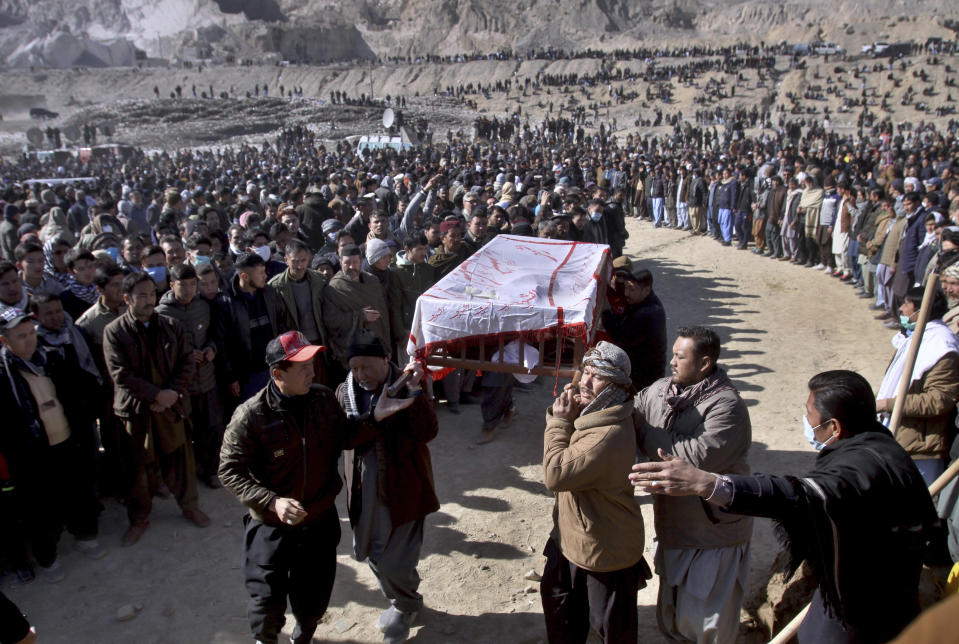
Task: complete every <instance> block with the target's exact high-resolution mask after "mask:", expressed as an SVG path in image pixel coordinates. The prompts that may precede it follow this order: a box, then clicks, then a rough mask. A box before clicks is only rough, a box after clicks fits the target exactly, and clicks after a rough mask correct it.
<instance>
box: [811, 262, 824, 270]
mask: <svg viewBox="0 0 959 644" xmlns="http://www.w3.org/2000/svg"><path fill="white" fill-rule="evenodd" d="M807 266H808V264H807ZM824 268H825V266H824V265H823V264H821V263H820V264H816V265H815V266H813V267H812V269H813V270H814V271H821V270H822V269H824Z"/></svg>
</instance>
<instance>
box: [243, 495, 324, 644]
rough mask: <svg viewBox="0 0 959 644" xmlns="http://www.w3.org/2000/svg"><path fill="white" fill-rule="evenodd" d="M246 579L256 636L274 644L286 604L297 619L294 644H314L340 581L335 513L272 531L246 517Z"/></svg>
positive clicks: (266, 526)
mask: <svg viewBox="0 0 959 644" xmlns="http://www.w3.org/2000/svg"><path fill="white" fill-rule="evenodd" d="M243 524H244V525H245V526H246V534H245V536H244V552H243V556H244V561H243V573H244V575H245V578H246V589H247V592H249V593H250V603H249V605H248V606H247V616H248V617H249V620H250V630H251V631H252V632H253V636H254V637H255V638H256V639H258V640H259V641H261V642H263V643H264V644H274V643H275V642H276V641H277V637H278V636H279V634H280V631H281V630H282V629H283V624H284V623H285V622H286V617H285V616H284V614H285V613H286V600H287V598H289V600H290V612H292V613H293V617H295V618H296V629H295V630H294V631H293V641H294V642H297V643H299V642H309V641H311V639H312V637H313V633H314V631H315V630H316V625H317V623H318V622H319V621H320V618H321V617H323V613H325V612H326V607H327V606H328V605H329V603H330V594H331V593H332V592H333V578H334V577H335V576H336V545H337V544H338V543H339V542H340V519H339V517H338V516H337V514H336V508H335V507H332V508H330V509H329V510H328V511H327V512H326V513H325V514H324V515H323V516H321V517H318V518H316V519H314V520H313V521H311V522H310V523H308V524H306V525H301V526H289V527H287V526H280V527H276V526H271V525H267V524H265V523H262V522H261V521H258V520H256V519H254V518H252V517H251V516H250V515H246V516H245V517H244V518H243Z"/></svg>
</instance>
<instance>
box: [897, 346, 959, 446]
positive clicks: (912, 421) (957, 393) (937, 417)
mask: <svg viewBox="0 0 959 644" xmlns="http://www.w3.org/2000/svg"><path fill="white" fill-rule="evenodd" d="M957 399H959V355H956V354H955V353H948V354H946V355H945V356H943V357H942V358H941V359H940V360H939V362H937V363H936V364H935V365H934V366H933V367H932V369H930V370H929V371H927V372H926V374H925V375H924V376H923V377H922V378H919V379H918V380H915V381H913V382H912V384H911V385H910V387H909V390H908V391H907V392H906V401H905V405H904V407H903V410H902V422H901V423H900V424H899V428H898V429H897V430H896V442H898V443H899V444H900V445H902V448H903V449H904V450H906V453H907V454H909V456H911V457H913V458H914V459H923V458H943V457H945V456H946V453H947V452H948V451H949V444H948V443H947V441H946V438H947V435H948V433H949V427H948V425H949V420H950V417H949V414H950V412H952V408H953V407H955V406H956V400H957Z"/></svg>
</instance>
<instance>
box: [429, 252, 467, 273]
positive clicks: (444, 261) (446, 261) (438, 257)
mask: <svg viewBox="0 0 959 644" xmlns="http://www.w3.org/2000/svg"><path fill="white" fill-rule="evenodd" d="M467 257H469V251H468V250H467V248H466V246H464V245H462V244H461V245H460V247H459V249H458V250H457V251H456V252H455V253H448V252H446V248H445V247H444V246H443V245H442V244H440V246H439V249H438V250H437V251H436V252H435V253H433V254H432V255H430V258H429V260H428V261H429V263H430V266H432V267H433V268H434V269H436V281H439V280H441V279H443V278H444V277H446V276H447V275H449V274H450V273H452V272H453V271H454V270H456V267H457V266H459V265H460V264H462V263H463V260H465V259H466V258H467Z"/></svg>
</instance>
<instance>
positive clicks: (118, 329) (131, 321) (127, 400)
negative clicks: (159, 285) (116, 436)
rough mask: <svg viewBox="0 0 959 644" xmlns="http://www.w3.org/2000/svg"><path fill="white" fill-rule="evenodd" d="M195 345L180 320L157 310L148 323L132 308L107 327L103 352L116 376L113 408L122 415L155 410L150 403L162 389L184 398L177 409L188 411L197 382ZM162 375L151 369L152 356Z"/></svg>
mask: <svg viewBox="0 0 959 644" xmlns="http://www.w3.org/2000/svg"><path fill="white" fill-rule="evenodd" d="M191 351H192V346H191V344H190V342H189V341H188V340H187V338H186V336H185V335H184V334H183V328H182V327H181V326H180V324H179V323H178V322H177V321H176V320H172V319H170V318H168V317H166V316H163V315H159V314H158V313H154V314H153V317H152V318H150V324H149V325H148V326H146V327H145V326H144V325H143V324H142V323H141V322H138V321H137V319H136V318H135V317H133V312H132V311H127V312H126V313H124V314H123V315H121V316H120V317H118V318H117V319H116V320H114V321H113V322H111V323H110V324H108V325H107V326H106V328H105V329H104V330H103V355H104V358H105V359H106V365H107V370H108V371H109V372H110V378H112V379H113V384H114V395H113V411H114V413H116V415H117V416H119V417H121V418H127V419H132V418H134V417H135V416H145V415H147V414H150V413H151V412H150V405H151V404H152V403H153V401H154V400H155V399H156V395H157V394H158V393H159V392H160V391H161V390H162V389H173V390H174V391H176V392H177V393H179V394H180V395H181V396H182V398H181V399H180V402H179V403H177V407H178V409H177V411H178V412H179V413H180V414H182V415H183V416H188V415H189V413H190V409H189V402H190V398H189V388H190V384H191V383H192V382H193V372H194V366H193V359H192V357H191ZM151 360H152V362H153V366H154V367H155V369H156V373H157V376H158V377H157V378H153V377H152V374H151V368H150V362H151Z"/></svg>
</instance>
